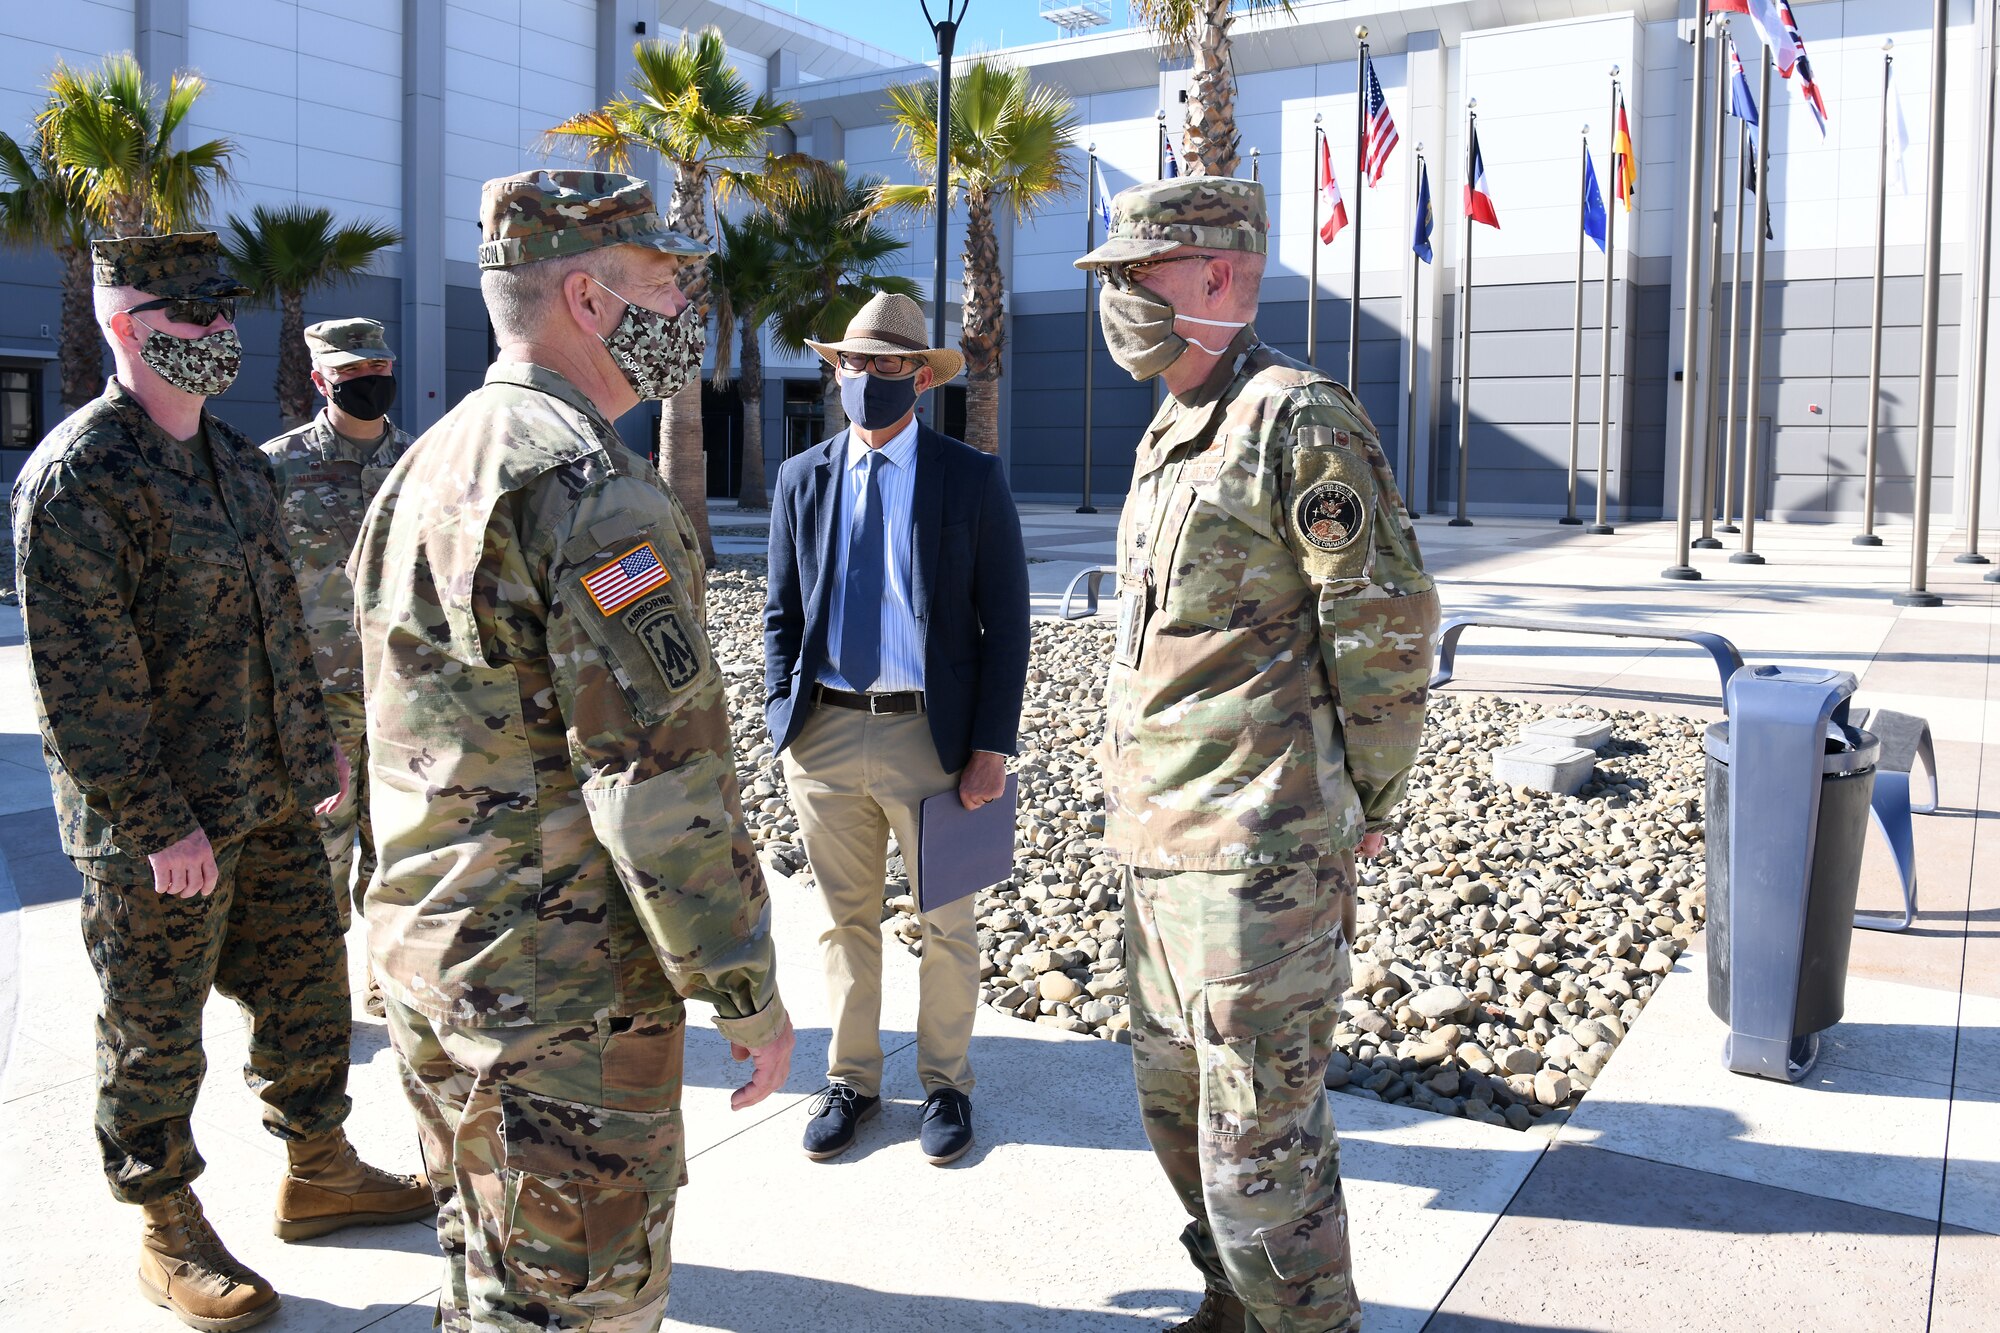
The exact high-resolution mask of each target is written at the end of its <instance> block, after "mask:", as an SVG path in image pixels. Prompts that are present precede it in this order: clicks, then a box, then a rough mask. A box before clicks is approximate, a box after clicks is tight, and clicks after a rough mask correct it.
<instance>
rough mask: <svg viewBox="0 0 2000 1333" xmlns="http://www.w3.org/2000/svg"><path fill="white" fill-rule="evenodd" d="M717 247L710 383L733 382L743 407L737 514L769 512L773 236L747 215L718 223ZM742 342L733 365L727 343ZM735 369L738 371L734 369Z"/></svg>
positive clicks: (761, 219)
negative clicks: (767, 356)
mask: <svg viewBox="0 0 2000 1333" xmlns="http://www.w3.org/2000/svg"><path fill="white" fill-rule="evenodd" d="M716 225H717V227H718V229H719V230H720V231H721V234H722V235H721V239H722V245H721V248H719V249H718V250H717V251H716V252H715V258H714V259H713V260H711V261H709V281H710V282H711V283H712V284H713V292H714V296H715V374H714V375H713V376H712V377H711V379H712V382H713V383H714V385H715V387H716V388H718V389H727V388H728V387H729V386H730V384H731V382H732V381H733V382H734V383H735V385H736V394H737V397H739V398H740V399H742V401H743V478H742V481H741V483H740V484H739V485H738V487H737V492H736V505H737V507H738V508H739V509H768V508H770V507H771V502H770V498H769V497H768V496H767V495H766V494H765V487H764V346H763V333H764V321H765V320H766V319H767V318H769V311H768V310H767V309H766V308H765V305H766V302H767V301H768V300H769V297H770V291H771V283H772V275H773V273H774V272H775V269H776V265H777V260H778V247H779V239H778V231H777V228H776V226H775V225H774V224H773V223H772V221H771V215H770V214H768V213H763V212H757V213H752V214H751V215H750V216H749V217H747V218H745V219H744V220H743V221H741V222H731V221H730V220H729V219H728V218H717V219H716ZM737 336H740V337H741V339H742V351H741V353H740V354H739V355H737V356H736V357H735V358H733V359H732V357H731V354H730V342H731V341H732V339H734V338H735V337H737ZM739 366H740V370H739V368H738V367H739Z"/></svg>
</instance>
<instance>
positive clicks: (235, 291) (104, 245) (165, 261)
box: [90, 231, 250, 296]
mask: <svg viewBox="0 0 2000 1333" xmlns="http://www.w3.org/2000/svg"><path fill="white" fill-rule="evenodd" d="M222 259H223V255H222V242H220V241H218V240H217V239H216V237H215V233H214V232H212V231H184V232H176V233H174V234H173V235H171V236H128V237H126V238H125V239H123V240H112V241H92V242H91V243H90V280H91V281H92V282H94V283H95V284H97V285H98V286H99V287H132V288H135V289H137V290H139V291H142V292H145V293H146V294H147V295H148V296H241V295H243V294H244V293H245V292H247V291H249V290H250V289H249V288H248V287H245V286H244V285H243V284H242V283H240V282H238V281H237V280H236V279H235V278H232V277H230V276H229V274H228V273H226V272H224V271H223V267H222Z"/></svg>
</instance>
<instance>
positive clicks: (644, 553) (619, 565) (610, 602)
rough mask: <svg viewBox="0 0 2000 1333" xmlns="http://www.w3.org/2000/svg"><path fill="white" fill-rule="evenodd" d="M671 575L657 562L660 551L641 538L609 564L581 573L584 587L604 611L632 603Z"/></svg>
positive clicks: (667, 579)
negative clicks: (637, 543) (635, 544)
mask: <svg viewBox="0 0 2000 1333" xmlns="http://www.w3.org/2000/svg"><path fill="white" fill-rule="evenodd" d="M672 581H673V576H672V575H671V574H669V573H667V567H666V566H665V565H663V564H661V563H660V553H659V552H658V551H655V550H654V549H653V544H652V543H651V542H641V543H640V544H639V545H637V546H635V547H633V548H632V549H631V550H629V551H627V552H626V553H625V554H623V555H621V556H619V557H618V558H617V559H616V560H613V561H612V562H611V563H610V564H608V565H603V566H601V567H599V568H597V569H594V570H592V571H591V572H590V573H588V574H585V575H584V576H583V590H584V591H585V592H587V593H589V594H590V600H591V601H593V602H596V603H597V609H598V610H599V611H601V612H603V613H604V614H605V615H607V616H608V615H611V614H612V613H614V612H616V611H618V610H620V609H622V608H624V607H626V606H629V605H631V604H632V603H633V602H634V601H635V600H637V599H638V598H640V597H642V596H644V595H645V594H647V593H649V592H651V591H652V590H653V589H655V588H657V587H659V586H660V585H661V584H663V583H671V582H672Z"/></svg>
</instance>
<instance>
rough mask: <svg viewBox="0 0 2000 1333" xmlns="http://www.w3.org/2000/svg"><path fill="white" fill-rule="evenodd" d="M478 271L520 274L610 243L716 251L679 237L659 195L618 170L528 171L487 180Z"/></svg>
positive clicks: (676, 250)
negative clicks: (658, 204) (657, 201)
mask: <svg viewBox="0 0 2000 1333" xmlns="http://www.w3.org/2000/svg"><path fill="white" fill-rule="evenodd" d="M479 239H480V245H479V267H481V268H513V267H515V266H516V265H519V264H532V263H535V262H536V261H538V260H543V259H554V258H556V257H558V256H560V255H580V254H584V253H586V252H588V251H591V250H600V249H603V248H604V247H606V246H611V245H643V246H645V247H646V248H648V249H650V250H658V251H660V252H661V253H662V254H670V255H686V256H689V257H694V256H698V255H706V254H708V253H710V250H709V247H708V246H705V245H703V244H702V243H701V242H699V241H697V240H695V239H694V238H693V237H692V236H689V235H687V234H686V233H684V232H678V231H675V230H674V229H673V228H671V227H669V226H668V225H667V224H666V222H665V221H664V220H662V219H661V217H660V213H659V210H658V209H657V208H655V207H654V206H653V190H652V187H651V186H649V185H647V184H646V182H645V181H643V180H640V179H639V178H638V177H637V176H626V175H622V174H620V173H618V172H615V171H546V170H543V171H523V172H521V173H519V174H518V175H513V176H500V177H497V178H495V179H493V180H490V181H487V182H486V187H485V189H484V190H482V191H481V192H480V197H479Z"/></svg>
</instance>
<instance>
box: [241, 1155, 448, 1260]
mask: <svg viewBox="0 0 2000 1333" xmlns="http://www.w3.org/2000/svg"><path fill="white" fill-rule="evenodd" d="M285 1155H286V1156H287V1157H289V1158H290V1159H291V1167H290V1169H289V1170H287V1171H286V1172H285V1180H284V1183H283V1184H282V1185H280V1186H278V1218H277V1226H276V1227H275V1228H274V1229H275V1230H276V1231H277V1233H278V1239H279V1240H307V1239H310V1238H311V1237H313V1236H324V1235H326V1234H327V1233H329V1232H333V1231H338V1230H340V1229H341V1228H342V1227H369V1226H383V1225H385V1224H387V1223H390V1222H416V1221H419V1220H421V1219H424V1218H428V1217H430V1216H432V1215H433V1214H434V1213H436V1211H437V1203H436V1201H435V1200H433V1199H432V1198H431V1187H430V1186H429V1185H428V1184H427V1183H425V1182H424V1181H421V1180H418V1179H416V1178H415V1177H412V1176H399V1175H396V1174H394V1173H392V1172H389V1171H383V1170H380V1169H378V1168H376V1167H372V1166H370V1165H368V1163H366V1162H364V1161H362V1160H361V1159H360V1158H359V1157H358V1156H356V1155H355V1152H354V1145H353V1144H351V1143H349V1142H348V1141H347V1135H346V1134H345V1133H344V1132H342V1131H341V1130H337V1129H336V1130H335V1131H333V1133H331V1134H323V1135H321V1136H320V1137H319V1138H316V1139H309V1140H307V1141H306V1142H304V1143H287V1144H286V1145H285Z"/></svg>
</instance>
